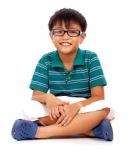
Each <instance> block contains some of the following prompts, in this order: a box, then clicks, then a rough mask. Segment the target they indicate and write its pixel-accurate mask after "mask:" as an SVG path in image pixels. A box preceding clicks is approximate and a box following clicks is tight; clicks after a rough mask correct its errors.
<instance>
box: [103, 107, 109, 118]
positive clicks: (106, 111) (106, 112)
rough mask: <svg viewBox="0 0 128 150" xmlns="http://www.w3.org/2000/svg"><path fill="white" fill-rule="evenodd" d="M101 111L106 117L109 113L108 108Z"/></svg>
mask: <svg viewBox="0 0 128 150" xmlns="http://www.w3.org/2000/svg"><path fill="white" fill-rule="evenodd" d="M102 111H104V112H105V114H106V116H107V115H108V114H109V112H110V108H109V107H106V108H103V109H102Z"/></svg>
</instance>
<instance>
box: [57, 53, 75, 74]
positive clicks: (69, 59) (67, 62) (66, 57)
mask: <svg viewBox="0 0 128 150" xmlns="http://www.w3.org/2000/svg"><path fill="white" fill-rule="evenodd" d="M76 55H77V51H75V52H73V53H69V54H62V53H59V56H60V58H61V61H62V62H63V65H64V66H65V68H66V70H67V71H70V70H71V69H72V66H73V63H74V60H75V57H76Z"/></svg>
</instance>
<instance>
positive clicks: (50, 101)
mask: <svg viewBox="0 0 128 150" xmlns="http://www.w3.org/2000/svg"><path fill="white" fill-rule="evenodd" d="M64 104H66V102H63V101H61V100H60V99H58V98H57V97H55V96H54V95H52V94H49V95H48V96H47V99H46V105H47V108H48V114H49V116H50V118H51V120H56V119H58V118H59V117H60V116H61V115H62V116H63V115H64V110H63V107H62V106H64Z"/></svg>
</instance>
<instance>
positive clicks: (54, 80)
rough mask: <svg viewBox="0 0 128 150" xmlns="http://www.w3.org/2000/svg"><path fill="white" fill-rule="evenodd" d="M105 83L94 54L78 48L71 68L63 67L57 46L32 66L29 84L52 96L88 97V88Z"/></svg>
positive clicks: (89, 92)
mask: <svg viewBox="0 0 128 150" xmlns="http://www.w3.org/2000/svg"><path fill="white" fill-rule="evenodd" d="M106 84H107V83H106V80H105V77H104V73H103V70H102V67H101V64H100V61H99V59H98V56H97V54H96V53H94V52H92V51H89V50H81V49H80V48H78V51H77V55H76V58H75V60H74V64H73V67H72V69H71V71H70V72H68V71H67V70H66V69H65V67H64V65H63V63H62V61H61V59H60V57H59V53H58V51H57V50H56V51H53V52H50V53H47V54H45V55H43V56H42V57H41V59H40V60H39V62H38V64H37V66H36V68H35V72H34V75H33V77H32V81H31V83H30V88H31V89H32V90H39V91H42V92H45V93H47V92H50V93H52V94H54V95H55V96H71V97H85V98H89V97H90V96H91V90H90V89H91V88H93V87H96V86H104V85H106Z"/></svg>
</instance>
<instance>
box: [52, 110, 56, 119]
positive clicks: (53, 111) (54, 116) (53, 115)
mask: <svg viewBox="0 0 128 150" xmlns="http://www.w3.org/2000/svg"><path fill="white" fill-rule="evenodd" d="M51 115H52V118H53V119H57V117H56V115H55V109H54V108H53V109H52V113H51Z"/></svg>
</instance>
